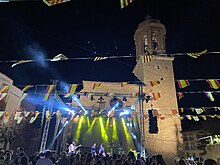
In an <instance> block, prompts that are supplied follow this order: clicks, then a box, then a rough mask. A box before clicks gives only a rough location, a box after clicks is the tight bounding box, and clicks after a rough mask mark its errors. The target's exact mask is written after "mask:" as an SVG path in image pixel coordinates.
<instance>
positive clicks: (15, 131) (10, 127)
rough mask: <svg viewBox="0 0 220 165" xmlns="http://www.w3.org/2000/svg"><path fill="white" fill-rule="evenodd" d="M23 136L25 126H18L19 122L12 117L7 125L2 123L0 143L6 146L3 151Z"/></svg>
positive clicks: (0, 124)
mask: <svg viewBox="0 0 220 165" xmlns="http://www.w3.org/2000/svg"><path fill="white" fill-rule="evenodd" d="M22 134H23V124H21V123H20V124H17V121H16V120H14V119H13V118H12V117H10V118H9V119H8V122H7V123H4V122H3V121H1V122H0V142H1V143H3V144H4V146H3V149H4V150H5V149H6V148H7V145H8V143H9V145H10V144H11V143H12V142H13V141H14V140H15V139H16V138H17V137H18V136H21V135H22Z"/></svg>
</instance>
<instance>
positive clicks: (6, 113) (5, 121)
mask: <svg viewBox="0 0 220 165" xmlns="http://www.w3.org/2000/svg"><path fill="white" fill-rule="evenodd" d="M8 119H9V115H8V112H5V116H4V121H3V123H8Z"/></svg>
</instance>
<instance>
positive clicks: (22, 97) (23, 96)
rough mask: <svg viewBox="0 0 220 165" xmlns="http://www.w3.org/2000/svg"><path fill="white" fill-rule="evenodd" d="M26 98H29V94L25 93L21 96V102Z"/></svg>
mask: <svg viewBox="0 0 220 165" xmlns="http://www.w3.org/2000/svg"><path fill="white" fill-rule="evenodd" d="M26 96H27V93H23V94H22V95H21V98H20V101H22V100H24V98H25V97H26Z"/></svg>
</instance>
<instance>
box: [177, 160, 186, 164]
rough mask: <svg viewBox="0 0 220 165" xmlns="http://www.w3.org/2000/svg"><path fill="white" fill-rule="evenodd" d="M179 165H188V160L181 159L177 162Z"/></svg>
mask: <svg viewBox="0 0 220 165" xmlns="http://www.w3.org/2000/svg"><path fill="white" fill-rule="evenodd" d="M177 165H186V162H185V161H184V160H182V159H181V160H179V161H178V162H177Z"/></svg>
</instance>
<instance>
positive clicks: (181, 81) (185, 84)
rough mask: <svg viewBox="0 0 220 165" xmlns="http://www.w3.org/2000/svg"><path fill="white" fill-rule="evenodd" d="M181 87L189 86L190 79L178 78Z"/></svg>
mask: <svg viewBox="0 0 220 165" xmlns="http://www.w3.org/2000/svg"><path fill="white" fill-rule="evenodd" d="M177 82H178V85H179V88H185V87H187V86H189V85H190V84H189V81H188V80H177Z"/></svg>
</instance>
